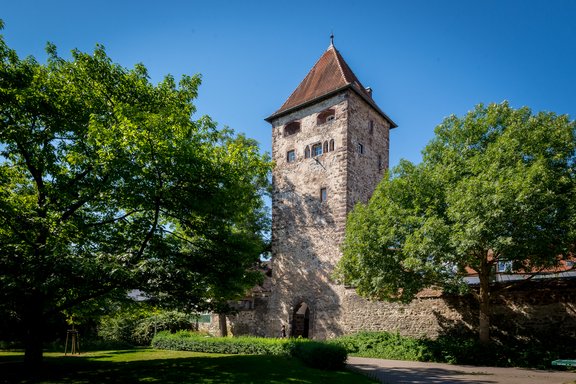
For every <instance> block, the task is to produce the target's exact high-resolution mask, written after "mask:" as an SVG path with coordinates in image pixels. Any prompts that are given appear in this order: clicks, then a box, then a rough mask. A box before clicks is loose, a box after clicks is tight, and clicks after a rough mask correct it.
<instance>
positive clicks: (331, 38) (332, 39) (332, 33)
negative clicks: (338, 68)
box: [330, 32, 334, 48]
mask: <svg viewBox="0 0 576 384" xmlns="http://www.w3.org/2000/svg"><path fill="white" fill-rule="evenodd" d="M333 46H334V32H331V33H330V48H331V47H333Z"/></svg>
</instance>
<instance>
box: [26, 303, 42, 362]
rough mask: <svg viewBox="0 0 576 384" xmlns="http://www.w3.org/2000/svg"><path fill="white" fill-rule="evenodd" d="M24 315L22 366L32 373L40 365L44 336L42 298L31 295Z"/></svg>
mask: <svg viewBox="0 0 576 384" xmlns="http://www.w3.org/2000/svg"><path fill="white" fill-rule="evenodd" d="M25 305H26V308H25V310H24V311H25V313H24V319H23V320H24V327H25V332H26V334H25V336H24V348H25V352H24V364H25V365H26V367H27V368H28V369H30V370H32V369H33V370H34V371H32V372H35V371H37V370H38V369H39V368H40V366H41V365H42V344H43V336H44V333H43V332H44V313H43V301H42V297H41V296H40V295H39V294H37V293H33V294H32V295H31V296H30V297H29V298H28V300H26V304H25Z"/></svg>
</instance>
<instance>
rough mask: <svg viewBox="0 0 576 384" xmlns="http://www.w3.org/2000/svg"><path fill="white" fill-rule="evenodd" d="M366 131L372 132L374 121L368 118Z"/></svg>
mask: <svg viewBox="0 0 576 384" xmlns="http://www.w3.org/2000/svg"><path fill="white" fill-rule="evenodd" d="M368 133H370V134H371V135H372V134H373V133H374V121H373V120H370V122H369V123H368Z"/></svg>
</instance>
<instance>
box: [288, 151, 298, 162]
mask: <svg viewBox="0 0 576 384" xmlns="http://www.w3.org/2000/svg"><path fill="white" fill-rule="evenodd" d="M286 161H288V162H289V163H293V162H294V161H296V151H294V150H293V149H291V150H289V151H288V152H286Z"/></svg>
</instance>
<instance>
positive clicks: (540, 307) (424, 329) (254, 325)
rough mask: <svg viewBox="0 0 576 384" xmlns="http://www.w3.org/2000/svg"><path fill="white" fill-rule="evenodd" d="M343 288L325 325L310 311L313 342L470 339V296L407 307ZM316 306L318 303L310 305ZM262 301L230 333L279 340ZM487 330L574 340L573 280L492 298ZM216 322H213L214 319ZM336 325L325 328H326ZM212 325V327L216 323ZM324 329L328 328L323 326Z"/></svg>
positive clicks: (237, 318)
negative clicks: (384, 335) (371, 337)
mask: <svg viewBox="0 0 576 384" xmlns="http://www.w3.org/2000/svg"><path fill="white" fill-rule="evenodd" d="M342 289H343V293H342V296H341V297H342V300H341V302H340V303H339V308H338V309H337V310H336V309H335V310H334V311H333V312H332V314H335V315H336V316H337V317H336V318H335V319H333V320H336V321H335V322H334V321H329V319H325V318H323V316H328V315H329V314H330V313H329V312H328V311H325V312H323V313H322V312H320V313H318V311H316V312H315V314H314V317H313V319H312V321H314V322H316V323H317V324H318V325H317V326H318V327H319V329H318V330H317V331H316V337H317V338H332V337H336V336H339V335H342V334H350V333H355V332H360V331H387V332H398V333H399V334H401V335H403V336H411V337H423V336H425V337H429V338H436V337H439V336H442V335H453V334H460V335H462V334H467V335H475V332H476V330H477V326H478V304H477V303H476V301H475V300H474V299H473V297H472V295H464V296H450V295H441V294H439V293H438V292H434V291H430V292H427V293H423V294H421V295H419V297H418V298H416V299H415V300H414V301H412V302H411V303H410V304H400V303H387V302H377V301H369V300H366V299H364V298H361V297H359V296H358V295H357V294H356V293H355V292H354V290H352V289H345V288H342ZM314 304H316V305H317V304H318V303H314ZM265 307H266V300H262V301H260V302H259V303H257V304H256V306H255V308H254V310H251V311H241V312H240V313H238V314H237V315H234V316H230V317H229V320H230V322H231V329H232V333H233V334H234V335H241V334H252V335H259V336H269V337H278V334H279V331H280V327H278V328H277V329H276V330H275V332H271V333H266V332H264V328H263V324H266V323H267V313H266V308H265ZM491 320H492V332H493V334H494V335H504V336H510V337H514V338H517V339H526V340H534V341H536V340H538V339H550V338H559V339H563V340H565V339H570V340H573V341H574V342H576V279H572V280H561V281H549V282H535V283H529V284H525V285H519V286H518V287H515V288H513V289H509V290H506V291H504V292H499V293H496V294H494V295H493V306H492V316H491ZM215 321H216V322H217V318H215ZM335 323H337V324H338V327H336V328H334V327H330V324H335ZM216 325H217V323H216ZM327 325H328V326H327Z"/></svg>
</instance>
